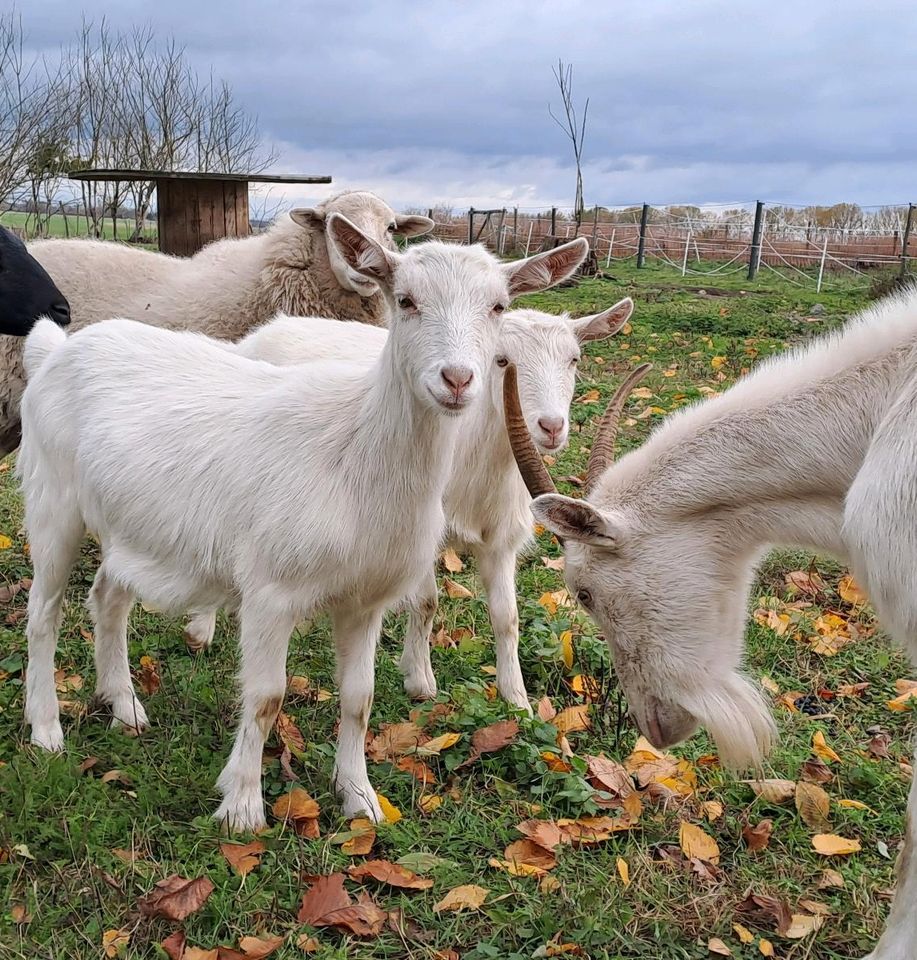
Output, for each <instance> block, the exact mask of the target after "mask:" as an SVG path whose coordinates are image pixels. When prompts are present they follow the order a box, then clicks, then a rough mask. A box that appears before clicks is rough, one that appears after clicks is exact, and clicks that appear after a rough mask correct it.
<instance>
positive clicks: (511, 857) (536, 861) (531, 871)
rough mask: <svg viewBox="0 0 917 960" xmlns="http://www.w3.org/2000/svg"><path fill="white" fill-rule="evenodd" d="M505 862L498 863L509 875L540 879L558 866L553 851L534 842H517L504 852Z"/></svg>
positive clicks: (526, 840) (527, 840)
mask: <svg viewBox="0 0 917 960" xmlns="http://www.w3.org/2000/svg"><path fill="white" fill-rule="evenodd" d="M503 858H504V859H503V862H502V863H501V862H500V861H497V863H498V864H499V866H501V867H502V868H503V869H504V870H506V871H507V872H508V873H511V874H512V875H513V876H520V877H540V876H543V875H544V874H545V873H547V872H548V871H549V870H553V869H554V867H556V866H557V857H556V856H555V855H554V853H553V851H551V850H546V849H545V848H544V847H542V846H539V845H538V844H537V843H535V842H534V841H533V840H529V839H525V840H516V841H514V842H513V843H511V844H509V845H508V846H507V848H506V849H505V850H504V851H503Z"/></svg>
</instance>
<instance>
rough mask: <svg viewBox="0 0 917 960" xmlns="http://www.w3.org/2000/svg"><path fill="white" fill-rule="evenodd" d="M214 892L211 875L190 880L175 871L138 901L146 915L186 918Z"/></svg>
mask: <svg viewBox="0 0 917 960" xmlns="http://www.w3.org/2000/svg"><path fill="white" fill-rule="evenodd" d="M211 893H213V884H212V883H211V882H210V878H209V877H196V878H194V879H193V880H188V879H186V878H185V877H180V876H178V874H175V873H173V874H172V875H171V876H169V877H166V878H165V880H160V881H158V882H157V884H156V886H155V887H154V888H153V889H152V890H151V891H150V892H149V893H148V894H147V895H146V896H145V897H141V899H140V900H138V901H137V906H138V907H139V908H140V912H141V913H142V914H143V915H144V916H146V917H163V918H165V919H166V920H184V919H185V917H189V916H191V914H192V913H194V912H195V911H197V910H200V908H201V907H202V906H203V905H204V904H205V903H206V902H207V900H208V899H209V897H210V894H211Z"/></svg>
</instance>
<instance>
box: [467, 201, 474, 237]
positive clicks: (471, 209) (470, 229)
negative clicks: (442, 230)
mask: <svg viewBox="0 0 917 960" xmlns="http://www.w3.org/2000/svg"><path fill="white" fill-rule="evenodd" d="M473 243H474V207H469V208H468V246H469V247H470V246H471V244H473Z"/></svg>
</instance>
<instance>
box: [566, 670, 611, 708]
mask: <svg viewBox="0 0 917 960" xmlns="http://www.w3.org/2000/svg"><path fill="white" fill-rule="evenodd" d="M570 689H571V690H572V691H573V692H574V693H576V694H579V696H581V697H583V698H584V699H586V700H591V701H595V700H598V699H599V697H600V695H601V692H602V688H601V686H600V684H599V681H598V680H596V678H595V677H590V676H589V675H588V674H582V673H578V674H577V675H576V676H575V677H571V678H570ZM555 716H556V712H555Z"/></svg>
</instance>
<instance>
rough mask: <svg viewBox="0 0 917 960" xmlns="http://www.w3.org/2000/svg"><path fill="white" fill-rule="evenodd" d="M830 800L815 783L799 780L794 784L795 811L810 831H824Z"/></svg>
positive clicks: (826, 824)
mask: <svg viewBox="0 0 917 960" xmlns="http://www.w3.org/2000/svg"><path fill="white" fill-rule="evenodd" d="M830 809H831V800H830V798H829V797H828V794H827V793H825V791H824V790H823V789H822V788H821V787H820V786H818V784H817V783H806V782H805V781H804V780H800V781H799V783H797V784H796V811H797V812H798V813H799V816H800V817H801V818H802V822H803V823H804V824H805V825H806V826H807V827H810V828H811V829H812V830H824V829H825V827H827V826H828V812H829V810H830Z"/></svg>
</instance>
